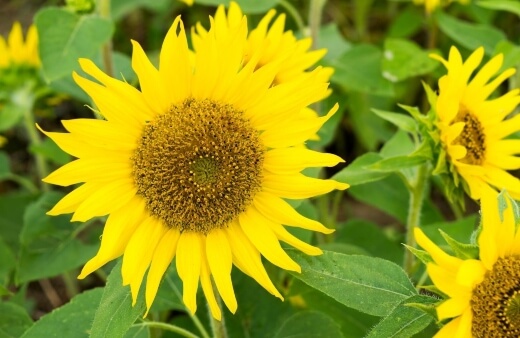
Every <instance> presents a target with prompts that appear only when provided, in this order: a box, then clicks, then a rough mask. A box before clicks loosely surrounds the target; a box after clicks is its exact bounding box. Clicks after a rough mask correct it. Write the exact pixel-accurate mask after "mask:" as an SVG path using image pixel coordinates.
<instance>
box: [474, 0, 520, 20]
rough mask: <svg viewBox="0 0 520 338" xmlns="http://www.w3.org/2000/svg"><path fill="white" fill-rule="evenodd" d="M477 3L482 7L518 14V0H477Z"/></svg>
mask: <svg viewBox="0 0 520 338" xmlns="http://www.w3.org/2000/svg"><path fill="white" fill-rule="evenodd" d="M477 5H479V6H480V7H483V8H489V9H494V10H503V11H508V12H511V13H514V14H516V15H518V16H520V2H518V0H487V1H477Z"/></svg>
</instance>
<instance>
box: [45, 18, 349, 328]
mask: <svg viewBox="0 0 520 338" xmlns="http://www.w3.org/2000/svg"><path fill="white" fill-rule="evenodd" d="M211 22H212V25H211V28H210V29H209V30H208V31H207V32H206V34H204V36H200V37H198V38H197V44H196V49H195V51H194V52H191V51H190V50H189V49H188V43H187V39H186V33H185V30H184V26H183V23H182V21H181V20H180V17H177V18H176V19H175V21H174V23H173V25H172V27H171V28H170V30H169V32H168V34H167V35H166V38H165V40H164V43H163V46H162V49H161V53H160V57H159V69H156V68H155V67H154V66H153V65H152V64H151V62H150V61H149V60H148V58H147V57H146V55H145V53H144V51H143V49H142V48H141V46H140V45H139V44H138V43H137V42H135V41H132V43H133V55H132V66H133V69H134V70H135V72H136V73H137V75H138V78H139V81H140V88H141V90H140V91H139V90H137V89H135V88H134V87H132V86H130V85H129V84H128V83H126V82H124V81H119V80H116V79H113V78H111V77H109V76H107V75H106V74H104V73H103V72H102V71H101V70H100V69H98V68H97V67H96V66H95V65H94V63H93V62H91V61H89V60H85V59H82V60H80V65H81V67H82V69H83V70H84V71H85V72H86V73H87V74H89V75H90V76H92V77H93V78H94V79H96V80H97V81H98V82H99V83H97V82H93V81H91V80H88V79H86V78H83V77H81V76H79V75H78V74H76V73H74V74H73V76H74V79H75V80H76V82H77V83H78V84H79V85H80V86H81V87H82V88H83V89H84V90H85V91H86V92H87V93H88V94H89V95H90V96H91V97H92V99H93V101H94V102H95V104H96V106H97V107H99V110H100V113H101V114H102V115H103V116H104V117H105V118H106V120H103V121H101V120H87V119H77V120H70V121H63V125H64V127H65V129H67V130H68V133H50V132H46V133H45V134H46V135H48V136H49V137H50V138H52V139H53V140H54V141H55V142H56V143H57V144H58V145H59V146H60V147H61V148H62V149H64V150H65V151H67V152H68V153H70V154H72V155H73V156H75V157H77V158H78V159H77V160H75V161H73V162H72V163H69V164H67V165H65V166H63V167H61V168H60V169H58V170H56V171H55V172H54V173H52V174H50V175H49V176H48V177H47V178H45V182H48V183H52V184H57V185H62V186H69V185H73V184H77V183H83V185H81V186H80V187H78V188H76V189H75V190H73V191H72V192H71V193H69V194H68V195H67V196H65V197H64V198H63V199H62V200H61V201H59V202H58V203H57V204H56V205H55V206H54V208H53V209H52V210H51V211H49V214H50V215H58V214H65V213H74V215H73V217H72V220H73V221H87V220H88V219H90V218H92V217H96V216H102V215H109V216H108V219H107V223H106V225H105V228H104V231H103V236H102V239H101V247H100V249H99V251H98V253H97V255H96V256H95V257H94V258H92V259H91V260H90V261H89V262H88V263H87V264H86V265H85V267H84V268H83V270H82V272H81V275H80V278H84V277H85V276H87V275H88V274H90V273H92V272H93V271H95V270H96V269H98V268H100V267H101V266H103V265H104V264H106V263H107V262H109V261H111V260H113V259H115V258H117V257H119V256H121V255H123V265H122V276H123V283H124V284H125V285H130V289H131V293H132V298H133V300H134V302H135V301H136V298H137V295H138V292H139V288H140V286H141V283H142V282H143V279H144V276H145V274H146V271H147V270H148V274H147V278H146V294H145V299H146V304H147V308H148V309H150V307H151V305H152V302H153V300H154V298H155V296H156V293H157V290H158V287H159V284H160V281H161V279H162V276H163V274H164V273H165V271H166V269H167V267H168V266H169V264H170V262H171V261H172V260H173V259H174V257H175V260H176V266H177V271H178V273H179V276H180V278H181V279H182V281H183V300H184V303H185V304H186V306H187V308H188V309H189V310H190V311H192V312H195V310H196V308H197V304H196V293H197V289H198V285H199V281H200V282H201V285H202V290H203V292H204V294H205V296H206V298H207V300H208V303H209V306H210V309H211V313H212V314H213V316H214V317H215V318H217V319H220V318H221V310H220V308H219V306H218V304H217V300H216V297H215V294H214V292H215V290H214V288H213V286H212V279H213V281H214V284H215V286H216V291H217V292H218V293H219V294H220V295H221V296H222V299H223V301H224V303H225V304H226V306H227V307H228V308H229V310H230V311H231V312H235V311H236V309H237V302H236V299H235V294H234V290H233V285H232V282H231V270H232V266H233V265H235V266H237V267H238V268H239V269H240V270H242V271H243V272H244V273H246V274H248V275H249V276H251V277H252V278H254V279H255V280H256V281H257V282H258V283H259V284H261V285H262V286H263V287H264V288H265V289H266V290H268V291H269V292H270V293H272V294H273V295H275V296H276V297H279V298H282V295H281V294H280V293H279V292H278V290H277V289H276V288H275V286H274V285H273V283H272V282H271V280H270V279H269V276H268V275H267V273H266V271H265V269H264V266H263V264H262V260H261V257H262V256H264V257H265V258H266V259H267V260H269V261H271V262H272V263H273V264H275V265H278V266H279V267H281V268H284V269H288V270H292V271H300V267H299V265H298V264H297V263H296V262H294V261H293V260H292V259H291V258H290V257H289V256H288V255H287V253H286V252H285V251H284V250H283V249H282V247H281V245H280V242H279V241H284V242H286V243H288V244H289V245H292V246H294V247H295V248H297V249H299V250H301V251H303V252H305V253H307V254H309V255H319V254H321V250H320V249H318V248H316V247H314V246H311V245H309V244H307V243H305V242H302V241H301V240H299V239H297V238H296V237H294V236H293V235H291V234H290V233H289V232H288V231H287V230H286V228H285V226H284V225H288V226H297V227H300V228H304V229H308V230H313V231H320V232H323V233H330V232H331V231H332V230H329V229H327V228H326V227H324V226H323V225H322V224H320V223H319V222H316V221H314V220H311V219H308V218H305V217H303V216H302V215H300V214H298V213H297V212H296V211H295V210H294V209H293V208H292V207H291V206H290V205H289V204H288V203H287V202H286V201H284V198H288V199H304V198H309V197H313V196H317V195H320V194H324V193H327V192H329V191H332V190H334V189H346V188H347V187H348V186H347V185H346V184H342V183H338V182H336V181H333V180H322V179H315V178H310V177H306V176H304V175H303V174H301V171H302V170H303V169H305V168H306V167H321V166H333V165H336V164H337V163H339V162H341V161H342V160H341V158H339V157H337V156H335V155H332V154H324V153H319V152H315V151H311V150H307V149H303V148H298V147H295V145H298V144H301V143H303V142H305V141H306V140H307V139H308V138H309V137H311V136H312V135H313V134H314V133H316V131H317V130H318V129H319V128H320V127H321V126H322V125H323V123H325V122H326V121H327V119H329V118H330V117H331V116H332V115H333V114H334V113H335V112H336V110H337V105H336V106H335V107H334V108H333V109H332V110H331V111H330V112H329V113H328V114H327V115H326V116H324V117H313V118H308V119H305V120H302V119H299V118H298V116H299V114H300V112H301V111H302V110H304V109H305V108H306V107H307V106H308V105H309V104H311V103H313V102H316V101H318V100H320V99H321V98H322V97H323V96H324V95H325V93H326V92H327V90H328V84H327V82H326V81H324V79H325V78H326V76H325V75H324V74H325V73H326V72H327V71H326V70H323V68H320V67H318V68H316V69H314V70H312V71H309V72H306V73H305V74H302V75H301V76H298V77H297V78H295V79H292V80H288V81H286V82H284V83H281V84H278V85H277V86H272V83H273V79H274V78H275V76H276V75H277V74H279V72H280V69H281V67H282V66H281V62H275V61H273V62H268V63H266V64H264V65H262V66H261V67H260V66H258V62H259V60H260V59H261V57H262V53H263V50H257V51H252V53H253V54H252V55H251V58H250V61H249V62H247V63H244V62H243V58H244V49H245V48H246V45H247V44H248V39H247V33H248V31H247V20H246V18H245V17H244V16H241V17H240V19H239V22H238V23H237V24H235V25H233V26H232V27H227V28H226V29H222V27H223V26H225V25H227V21H226V18H225V17H223V16H221V15H219V16H216V17H215V19H211ZM279 34H281V33H279ZM274 59H276V58H274Z"/></svg>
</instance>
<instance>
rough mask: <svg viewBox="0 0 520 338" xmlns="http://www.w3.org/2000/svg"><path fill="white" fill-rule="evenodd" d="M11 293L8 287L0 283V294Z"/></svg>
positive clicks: (8, 294)
mask: <svg viewBox="0 0 520 338" xmlns="http://www.w3.org/2000/svg"><path fill="white" fill-rule="evenodd" d="M12 295H13V293H12V292H11V291H10V290H9V289H8V288H6V287H5V286H3V285H2V284H0V296H12Z"/></svg>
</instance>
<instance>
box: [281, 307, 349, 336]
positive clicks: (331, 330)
mask: <svg viewBox="0 0 520 338" xmlns="http://www.w3.org/2000/svg"><path fill="white" fill-rule="evenodd" d="M272 337H273V338H282V337H283V338H286V337H295V338H297V337H301V338H304V337H305V338H319V337H338V338H341V337H343V334H342V333H341V330H340V327H339V326H338V324H336V323H335V322H334V321H333V320H332V319H331V318H330V317H329V316H327V315H325V314H323V313H321V312H316V311H301V312H298V313H295V314H294V315H292V316H291V317H289V318H287V320H285V321H284V322H283V323H282V325H281V326H280V327H279V328H278V329H277V331H276V333H275V334H274V336H272Z"/></svg>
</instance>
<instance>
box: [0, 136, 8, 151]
mask: <svg viewBox="0 0 520 338" xmlns="http://www.w3.org/2000/svg"><path fill="white" fill-rule="evenodd" d="M6 143H7V139H6V138H5V137H3V136H2V135H0V148H1V147H3V146H4V144H6Z"/></svg>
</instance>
